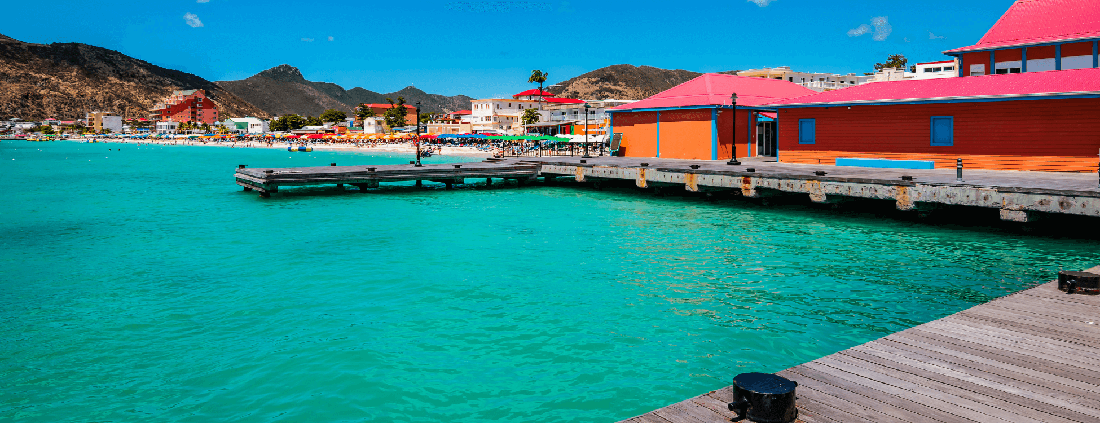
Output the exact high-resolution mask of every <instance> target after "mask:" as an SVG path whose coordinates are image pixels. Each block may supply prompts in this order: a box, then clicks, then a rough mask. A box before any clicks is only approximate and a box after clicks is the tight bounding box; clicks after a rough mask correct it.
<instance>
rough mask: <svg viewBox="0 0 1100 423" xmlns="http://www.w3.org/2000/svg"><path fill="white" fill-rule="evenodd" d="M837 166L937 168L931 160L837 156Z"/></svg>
mask: <svg viewBox="0 0 1100 423" xmlns="http://www.w3.org/2000/svg"><path fill="white" fill-rule="evenodd" d="M836 165H837V166H851V167H877V168H884V169H935V167H936V162H933V161H929V160H888V159H857V158H851V157H837V158H836Z"/></svg>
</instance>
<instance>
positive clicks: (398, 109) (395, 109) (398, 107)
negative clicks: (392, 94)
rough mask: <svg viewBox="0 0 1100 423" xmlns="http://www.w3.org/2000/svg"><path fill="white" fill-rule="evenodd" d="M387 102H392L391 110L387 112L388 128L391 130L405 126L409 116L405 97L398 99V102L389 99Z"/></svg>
mask: <svg viewBox="0 0 1100 423" xmlns="http://www.w3.org/2000/svg"><path fill="white" fill-rule="evenodd" d="M386 101H388V102H390V109H389V110H386V115H385V117H386V126H389V127H390V128H400V127H402V126H405V125H406V123H405V117H406V116H408V115H409V112H408V109H407V108H406V107H405V97H397V102H394V101H393V99H392V98H388V97H387V98H386Z"/></svg>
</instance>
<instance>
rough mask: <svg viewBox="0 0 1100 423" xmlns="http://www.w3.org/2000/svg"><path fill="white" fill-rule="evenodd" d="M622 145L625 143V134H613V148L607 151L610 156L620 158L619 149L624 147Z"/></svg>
mask: <svg viewBox="0 0 1100 423" xmlns="http://www.w3.org/2000/svg"><path fill="white" fill-rule="evenodd" d="M622 143H623V134H622V133H621V132H619V133H615V134H611V146H610V147H608V149H607V151H608V154H610V155H612V156H618V155H619V147H621V146H622Z"/></svg>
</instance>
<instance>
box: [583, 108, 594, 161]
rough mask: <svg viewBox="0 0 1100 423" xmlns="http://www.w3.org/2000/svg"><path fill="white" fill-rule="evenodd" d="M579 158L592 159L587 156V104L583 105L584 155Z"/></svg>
mask: <svg viewBox="0 0 1100 423" xmlns="http://www.w3.org/2000/svg"><path fill="white" fill-rule="evenodd" d="M581 158H585V159H590V158H592V156H589V155H588V103H584V155H583V156H581Z"/></svg>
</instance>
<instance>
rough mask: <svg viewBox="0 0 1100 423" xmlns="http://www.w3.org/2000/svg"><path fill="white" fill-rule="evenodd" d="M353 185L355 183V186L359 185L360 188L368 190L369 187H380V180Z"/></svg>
mask: <svg viewBox="0 0 1100 423" xmlns="http://www.w3.org/2000/svg"><path fill="white" fill-rule="evenodd" d="M352 185H355V186H357V187H359V190H360V191H363V190H366V189H368V188H378V181H371V182H363V183H360V184H352Z"/></svg>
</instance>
